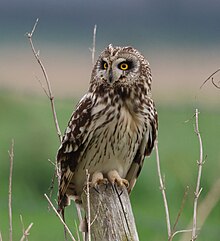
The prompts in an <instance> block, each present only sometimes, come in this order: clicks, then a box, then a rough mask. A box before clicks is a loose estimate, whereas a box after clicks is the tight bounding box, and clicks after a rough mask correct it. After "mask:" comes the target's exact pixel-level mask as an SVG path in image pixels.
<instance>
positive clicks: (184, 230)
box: [172, 229, 192, 238]
mask: <svg viewBox="0 0 220 241" xmlns="http://www.w3.org/2000/svg"><path fill="white" fill-rule="evenodd" d="M189 232H192V229H183V230H178V231H176V232H175V233H173V234H172V238H173V237H174V236H175V235H177V234H179V233H189Z"/></svg>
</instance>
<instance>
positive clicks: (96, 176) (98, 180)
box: [89, 172, 108, 193]
mask: <svg viewBox="0 0 220 241" xmlns="http://www.w3.org/2000/svg"><path fill="white" fill-rule="evenodd" d="M107 184H108V180H107V178H104V177H103V174H102V173H101V172H94V173H93V175H92V180H91V182H90V183H89V185H90V187H93V188H94V189H95V190H96V191H97V192H98V193H99V190H98V187H99V185H107Z"/></svg>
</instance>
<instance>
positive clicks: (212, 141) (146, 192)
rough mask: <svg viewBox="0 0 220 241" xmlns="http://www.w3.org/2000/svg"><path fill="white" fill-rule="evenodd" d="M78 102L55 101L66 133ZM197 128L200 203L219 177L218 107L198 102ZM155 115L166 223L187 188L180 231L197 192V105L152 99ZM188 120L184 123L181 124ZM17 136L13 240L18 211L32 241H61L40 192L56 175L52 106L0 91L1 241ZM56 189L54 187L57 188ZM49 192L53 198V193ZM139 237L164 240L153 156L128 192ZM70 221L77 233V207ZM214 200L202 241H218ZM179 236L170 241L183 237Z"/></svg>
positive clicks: (219, 215)
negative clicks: (196, 128) (203, 159)
mask: <svg viewBox="0 0 220 241" xmlns="http://www.w3.org/2000/svg"><path fill="white" fill-rule="evenodd" d="M74 106H75V103H74V102H73V101H72V100H63V99H57V100H56V108H57V114H58V118H59V123H60V127H61V130H62V132H63V130H64V128H65V126H66V123H67V121H68V119H69V116H70V114H71V113H72V110H73V108H74ZM198 107H199V110H200V112H201V114H200V116H199V124H200V132H201V135H202V139H203V144H204V154H205V155H207V158H206V162H205V165H204V169H203V174H202V187H203V191H202V193H201V196H200V199H199V202H202V200H203V199H204V198H205V196H206V195H207V193H208V192H209V190H210V188H211V187H212V185H213V184H214V183H215V182H216V181H217V179H219V176H220V174H219V173H220V148H219V136H220V110H219V109H215V108H211V107H207V106H206V107H205V106H203V105H201V104H200V106H198ZM157 109H158V113H159V151H160V159H161V165H162V173H163V174H164V175H165V182H166V191H167V197H168V203H169V208H170V215H171V222H172V224H173V223H174V221H175V218H176V216H177V213H178V210H179V207H180V205H181V201H182V197H183V193H184V190H185V188H186V186H189V194H188V196H187V200H186V204H185V207H184V210H183V212H182V215H181V218H180V221H179V224H178V225H177V229H185V228H186V227H187V225H188V223H189V222H190V220H191V218H192V212H193V198H194V194H193V193H194V189H195V183H196V178H197V165H196V160H197V159H198V158H199V145H198V139H197V137H196V135H195V133H194V122H195V120H194V118H193V117H192V116H193V114H194V111H195V106H194V104H192V105H190V104H182V105H178V106H175V105H168V104H162V103H158V104H157ZM186 120H189V121H187V122H186ZM12 139H14V142H15V145H14V155H15V158H14V172H13V187H12V188H13V200H12V204H13V237H14V238H13V240H14V241H15V240H20V238H21V236H22V225H21V222H20V218H19V215H20V214H21V215H22V216H23V220H24V223H25V226H28V225H29V223H30V222H33V223H34V226H33V227H32V229H31V232H30V237H29V240H30V241H40V240H53V241H60V240H64V238H63V226H62V225H61V224H60V222H59V220H58V219H57V217H56V216H55V215H54V213H53V212H52V211H50V212H48V210H47V201H46V200H45V198H44V196H43V194H44V193H48V188H49V186H50V183H51V178H52V175H53V166H52V165H51V163H49V161H48V159H50V160H52V161H54V159H55V156H56V150H57V148H58V147H59V141H58V138H57V135H56V131H55V127H54V123H53V119H52V113H51V110H50V103H49V101H48V100H47V99H46V98H45V97H37V96H34V97H33V96H31V95H19V94H15V93H11V92H10V93H5V92H0V230H1V233H2V237H3V241H6V240H8V239H9V237H8V229H9V226H8V173H9V157H8V150H9V149H10V145H11V140H12ZM56 190H57V189H56ZM56 190H55V191H54V196H53V199H52V200H54V199H55V198H56V192H57V191H56ZM131 202H132V206H133V211H134V215H135V218H136V224H137V228H138V232H139V236H140V240H142V241H145V240H151V241H154V240H155V241H162V240H167V232H166V222H165V213H164V207H163V201H162V196H161V192H160V190H159V180H158V176H157V171H156V160H155V153H154V152H153V154H152V156H151V157H150V158H148V159H146V161H145V165H144V169H143V170H142V172H141V175H140V178H139V179H138V182H137V184H136V186H135V189H134V191H133V192H132V194H131ZM67 212H68V217H67V222H68V224H69V226H70V227H71V228H72V232H73V233H75V221H74V220H75V219H76V215H75V211H74V205H72V206H70V207H68V209H67ZM219 225H220V205H219V203H218V204H217V205H216V206H215V208H214V209H213V210H212V212H211V213H210V215H209V216H208V218H207V220H206V222H205V224H204V226H203V228H202V230H201V232H200V235H199V237H198V240H199V241H205V240H206V241H207V240H212V241H217V240H219V236H220V228H219V227H220V226H219ZM180 237H181V235H179V236H176V238H175V239H174V240H180Z"/></svg>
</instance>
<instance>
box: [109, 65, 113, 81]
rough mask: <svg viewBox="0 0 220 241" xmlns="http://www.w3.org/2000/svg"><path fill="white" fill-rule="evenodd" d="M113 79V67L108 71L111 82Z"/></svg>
mask: <svg viewBox="0 0 220 241" xmlns="http://www.w3.org/2000/svg"><path fill="white" fill-rule="evenodd" d="M112 79H113V73H112V68H110V69H109V71H108V80H109V82H110V83H112Z"/></svg>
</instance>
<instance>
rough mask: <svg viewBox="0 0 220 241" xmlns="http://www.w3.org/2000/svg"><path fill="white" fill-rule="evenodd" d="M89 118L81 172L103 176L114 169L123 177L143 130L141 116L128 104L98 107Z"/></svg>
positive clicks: (144, 128)
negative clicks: (98, 173) (89, 126)
mask: <svg viewBox="0 0 220 241" xmlns="http://www.w3.org/2000/svg"><path fill="white" fill-rule="evenodd" d="M99 103H100V102H99ZM92 116H93V119H94V120H95V122H94V126H93V131H92V133H91V136H90V141H89V144H88V146H87V148H86V150H85V153H84V155H83V157H82V159H83V169H89V170H90V172H94V171H97V170H100V171H102V172H104V173H105V172H106V173H107V172H108V171H110V170H112V169H116V170H117V171H118V172H119V174H120V175H121V177H125V176H126V174H127V171H128V170H129V168H130V166H131V163H132V161H133V159H134V156H135V154H136V152H137V149H138V147H139V145H140V143H141V140H142V138H143V134H144V133H145V131H146V127H145V124H144V122H145V118H144V116H142V115H141V114H140V113H139V112H137V110H136V111H134V110H133V105H132V103H131V102H130V101H128V102H122V101H118V102H117V103H114V105H113V104H112V103H111V101H109V102H107V103H106V105H104V104H97V105H96V106H95V107H94V109H93V111H92ZM94 168H95V169H94ZM93 169H94V170H93Z"/></svg>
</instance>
